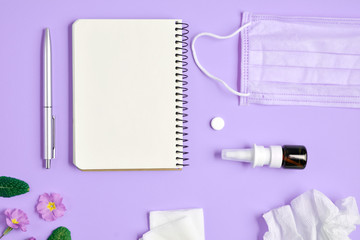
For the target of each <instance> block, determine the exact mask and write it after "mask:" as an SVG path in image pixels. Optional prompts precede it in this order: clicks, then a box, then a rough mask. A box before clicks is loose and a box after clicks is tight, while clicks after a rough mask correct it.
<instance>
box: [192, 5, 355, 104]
mask: <svg viewBox="0 0 360 240" xmlns="http://www.w3.org/2000/svg"><path fill="white" fill-rule="evenodd" d="M238 33H241V59H240V61H241V84H240V85H241V88H240V92H238V91H236V90H234V89H232V88H231V87H229V86H228V85H227V84H226V82H225V81H223V80H222V79H220V78H218V77H216V76H214V75H212V74H211V73H210V72H208V71H207V70H206V69H205V68H204V67H203V66H202V65H201V64H200V62H199V59H198V57H197V54H196V49H195V43H196V40H197V39H198V38H199V37H202V36H209V37H213V38H217V39H227V38H231V37H234V36H236V35H237V34H238ZM192 51H193V56H194V60H195V63H196V64H197V65H198V67H199V68H200V69H201V70H202V71H203V72H204V74H206V75H207V76H208V77H210V78H212V79H214V80H217V81H219V82H221V83H222V84H223V85H224V86H225V87H226V88H227V89H228V90H229V91H230V92H232V93H233V94H236V95H238V96H240V97H241V98H240V103H241V104H249V103H254V104H271V105H311V106H332V107H353V108H360V19H355V18H351V19H349V18H315V17H282V16H270V15H255V14H251V13H247V12H246V13H244V14H243V22H242V26H241V27H240V28H239V29H238V30H236V31H235V32H234V33H232V34H230V35H228V36H218V35H215V34H211V33H201V34H199V35H197V36H196V37H195V38H194V39H193V42H192Z"/></svg>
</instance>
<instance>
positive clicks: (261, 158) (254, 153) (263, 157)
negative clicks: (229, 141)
mask: <svg viewBox="0 0 360 240" xmlns="http://www.w3.org/2000/svg"><path fill="white" fill-rule="evenodd" d="M221 158H222V159H224V160H233V161H241V162H249V163H252V165H253V167H258V166H259V167H262V166H264V165H270V167H275V168H279V167H281V165H282V147H281V146H270V148H265V147H263V146H257V145H256V144H254V147H253V148H252V149H224V150H222V152H221Z"/></svg>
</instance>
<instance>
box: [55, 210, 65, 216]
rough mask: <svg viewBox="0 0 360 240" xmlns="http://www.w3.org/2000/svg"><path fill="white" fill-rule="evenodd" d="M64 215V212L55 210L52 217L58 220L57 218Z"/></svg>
mask: <svg viewBox="0 0 360 240" xmlns="http://www.w3.org/2000/svg"><path fill="white" fill-rule="evenodd" d="M64 213H65V211H63V210H60V209H55V210H54V211H53V214H54V216H55V217H56V218H59V217H62V216H64Z"/></svg>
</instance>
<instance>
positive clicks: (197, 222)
mask: <svg viewBox="0 0 360 240" xmlns="http://www.w3.org/2000/svg"><path fill="white" fill-rule="evenodd" d="M149 222H150V231H149V232H147V233H145V234H144V235H143V237H142V238H140V239H139V240H170V239H171V240H205V231H204V213H203V210H202V209H200V208H196V209H184V210H173V211H152V212H150V220H149Z"/></svg>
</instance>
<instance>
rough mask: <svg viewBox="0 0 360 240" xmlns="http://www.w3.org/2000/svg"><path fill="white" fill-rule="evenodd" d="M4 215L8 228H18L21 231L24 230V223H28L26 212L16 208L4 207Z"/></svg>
mask: <svg viewBox="0 0 360 240" xmlns="http://www.w3.org/2000/svg"><path fill="white" fill-rule="evenodd" d="M5 216H6V224H7V225H8V226H9V228H13V229H17V228H20V229H21V231H23V232H26V225H28V224H29V223H30V222H29V219H28V217H27V215H26V213H24V212H23V211H21V210H20V209H16V208H15V209H6V210H5Z"/></svg>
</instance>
